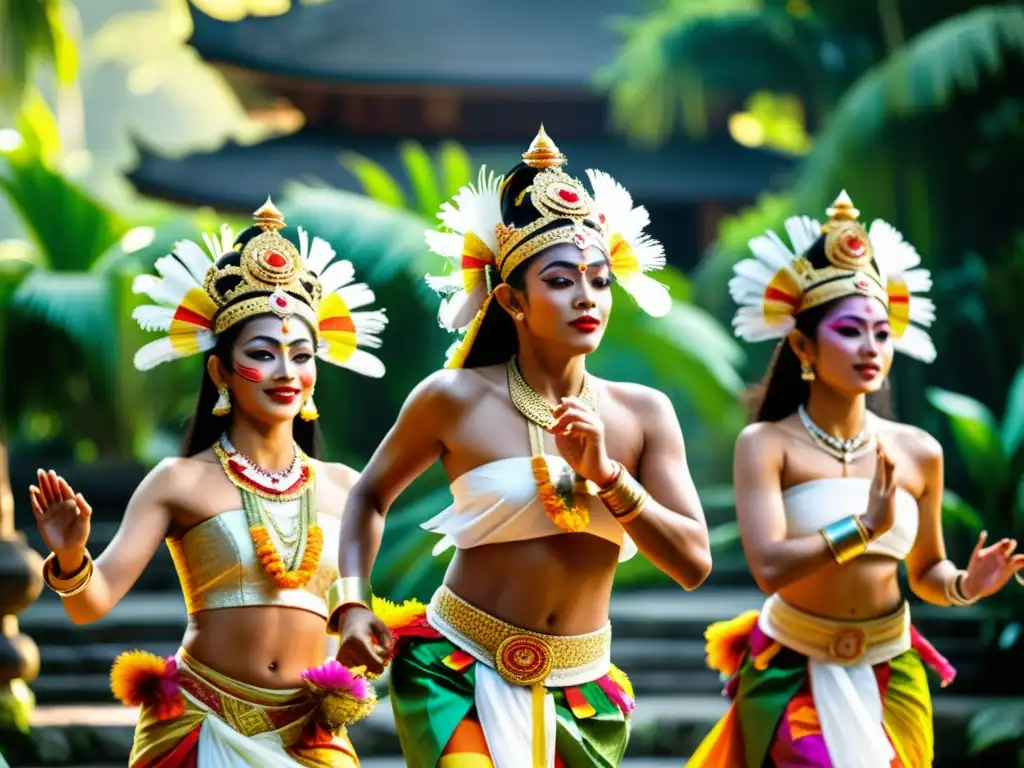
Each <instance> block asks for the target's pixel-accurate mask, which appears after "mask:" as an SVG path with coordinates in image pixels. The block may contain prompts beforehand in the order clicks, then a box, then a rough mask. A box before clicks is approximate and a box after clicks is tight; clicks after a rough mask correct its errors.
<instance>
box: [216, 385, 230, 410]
mask: <svg viewBox="0 0 1024 768" xmlns="http://www.w3.org/2000/svg"><path fill="white" fill-rule="evenodd" d="M217 395H218V397H217V402H216V403H214V404H213V415H214V416H227V415H228V414H229V413H231V390H229V389H228V388H227V387H217Z"/></svg>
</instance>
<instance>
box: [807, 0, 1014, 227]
mask: <svg viewBox="0 0 1024 768" xmlns="http://www.w3.org/2000/svg"><path fill="white" fill-rule="evenodd" d="M1022 55H1024V8H1021V7H1020V6H1019V5H1012V4H1005V5H999V6H983V7H979V8H975V9H973V10H970V11H967V12H965V13H961V14H959V15H957V16H951V17H949V18H946V19H944V20H942V21H941V22H939V23H938V24H935V25H933V26H931V27H928V28H927V29H925V30H924V31H923V32H921V33H919V34H918V35H916V36H915V37H914V38H912V39H911V40H910V41H909V42H907V43H906V44H905V45H903V46H901V47H900V48H898V49H897V50H896V52H895V53H893V54H892V55H891V56H889V57H888V58H886V59H884V60H883V61H882V62H880V63H879V64H877V65H876V66H875V67H874V68H872V69H871V70H869V71H868V72H867V73H865V74H864V75H862V76H861V77H860V78H859V79H858V80H857V81H856V83H854V84H853V85H852V86H851V87H850V88H849V89H848V90H847V91H846V92H845V93H844V94H843V97H842V99H841V100H840V101H839V103H838V104H837V105H836V107H835V109H834V110H833V111H832V113H831V115H830V116H829V122H828V125H827V126H826V128H825V130H824V132H822V133H821V134H820V135H819V136H818V137H817V138H816V139H815V144H814V149H813V150H812V152H811V154H810V155H809V156H808V157H807V159H806V160H805V162H804V166H803V172H802V174H801V182H800V185H799V191H798V195H797V198H798V201H799V203H800V209H801V210H803V209H807V208H810V207H817V206H818V205H820V204H821V202H822V201H823V200H826V199H832V198H831V197H830V196H832V195H834V194H835V191H834V187H835V180H836V178H839V177H842V176H843V175H844V173H843V169H844V168H846V167H848V165H849V163H850V162H852V161H858V162H859V157H858V155H857V154H856V153H854V150H855V149H864V150H865V151H867V152H870V151H873V150H874V146H873V145H872V144H871V140H872V139H873V138H874V137H875V136H877V134H878V132H879V131H880V130H881V129H882V127H883V126H885V125H886V124H887V123H888V122H890V121H891V120H893V119H896V118H898V119H901V120H906V119H909V118H912V117H920V116H923V115H927V114H931V113H934V112H937V111H940V110H942V109H945V108H947V107H948V106H949V104H950V103H951V101H952V99H953V97H954V96H955V95H956V94H957V93H974V92H976V91H978V90H979V89H980V88H981V87H982V82H983V80H984V77H983V76H984V75H993V74H996V73H999V72H1001V71H1003V70H1004V68H1005V67H1006V65H1007V63H1008V62H1012V61H1015V60H1019V59H1020V57H1021V56H1022ZM919 247H920V244H919Z"/></svg>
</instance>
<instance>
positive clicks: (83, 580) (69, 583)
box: [43, 549, 93, 599]
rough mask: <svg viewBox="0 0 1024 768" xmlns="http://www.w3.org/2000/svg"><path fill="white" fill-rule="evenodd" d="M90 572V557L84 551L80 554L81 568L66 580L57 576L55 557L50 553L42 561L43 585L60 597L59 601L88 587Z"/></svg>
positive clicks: (90, 577)
mask: <svg viewBox="0 0 1024 768" xmlns="http://www.w3.org/2000/svg"><path fill="white" fill-rule="evenodd" d="M92 571H93V564H92V556H91V555H90V554H89V550H87V549H86V550H84V551H83V552H82V566H81V567H80V568H79V569H78V571H77V572H76V573H74V574H72V575H71V576H69V577H67V578H61V577H60V576H58V575H57V555H56V554H54V553H53V552H51V553H50V554H49V555H47V557H46V560H44V561H43V583H44V584H45V585H46V586H47V587H49V588H50V589H52V590H53V591H54V592H56V593H57V594H58V595H60V597H61V599H63V598H65V597H74V596H75V595H77V594H79V593H81V592H84V591H85V588H86V587H88V586H89V582H90V581H92Z"/></svg>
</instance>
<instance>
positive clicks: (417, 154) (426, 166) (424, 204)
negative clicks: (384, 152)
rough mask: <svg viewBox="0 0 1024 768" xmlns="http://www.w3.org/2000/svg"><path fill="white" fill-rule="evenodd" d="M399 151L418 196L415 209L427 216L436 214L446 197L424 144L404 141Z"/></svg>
mask: <svg viewBox="0 0 1024 768" xmlns="http://www.w3.org/2000/svg"><path fill="white" fill-rule="evenodd" d="M398 152H399V154H400V155H401V158H402V165H403V166H404V167H405V174H406V176H408V177H409V186H410V187H411V188H412V193H413V196H414V197H415V198H416V205H415V207H414V210H415V211H416V212H417V213H419V214H420V215H421V216H423V217H425V218H428V219H429V218H430V217H432V216H434V215H435V214H436V213H437V212H438V210H439V209H440V208H441V203H443V202H444V201H445V199H446V198H442V197H441V188H440V185H439V184H438V181H437V174H436V173H434V165H433V163H432V162H431V160H430V155H429V154H427V151H426V150H425V149H424V148H423V145H422V144H420V143H419V142H416V141H407V142H404V143H403V144H402V145H401V146H400V147H399V148H398Z"/></svg>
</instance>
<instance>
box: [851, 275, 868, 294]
mask: <svg viewBox="0 0 1024 768" xmlns="http://www.w3.org/2000/svg"><path fill="white" fill-rule="evenodd" d="M853 287H854V288H856V289H857V290H858V291H861V292H862V293H867V292H868V289H869V288H870V287H871V284H870V283H869V282H868V279H867V278H866V277H865V276H864V275H856V276H855V277H854V278H853Z"/></svg>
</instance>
